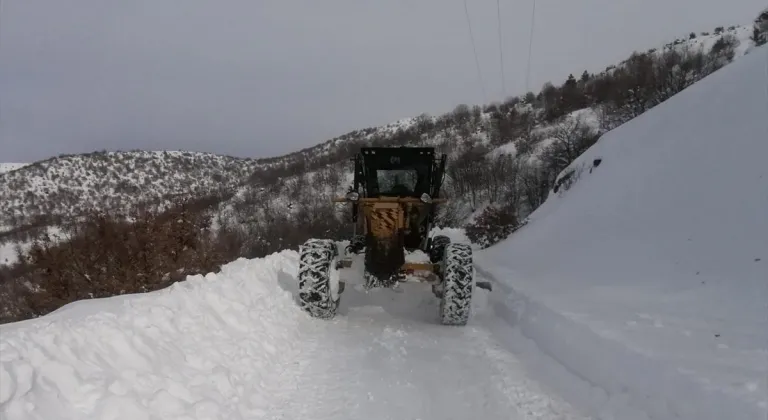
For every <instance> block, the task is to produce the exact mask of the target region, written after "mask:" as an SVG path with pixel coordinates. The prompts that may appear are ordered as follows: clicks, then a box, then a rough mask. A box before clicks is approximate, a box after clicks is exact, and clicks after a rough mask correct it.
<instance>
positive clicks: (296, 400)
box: [267, 285, 583, 420]
mask: <svg viewBox="0 0 768 420" xmlns="http://www.w3.org/2000/svg"><path fill="white" fill-rule="evenodd" d="M437 308H438V300H437V299H436V298H434V297H433V296H432V294H431V293H430V292H429V291H428V288H426V287H424V286H422V285H405V286H403V292H401V293H398V292H396V291H391V290H373V291H371V292H369V293H363V292H360V291H357V290H355V289H354V288H353V287H351V288H350V287H348V289H347V291H346V292H345V293H344V294H343V295H342V306H341V307H340V310H339V315H338V316H337V317H336V318H335V319H334V320H332V321H322V320H314V319H310V318H309V317H307V318H306V322H304V325H303V326H302V327H301V328H302V330H303V331H304V334H306V342H307V344H308V347H307V348H306V350H305V351H304V352H302V354H301V356H300V357H301V358H302V360H304V361H305V363H302V364H300V365H297V366H296V367H295V368H294V369H292V370H291V371H290V373H288V374H291V375H294V374H295V375H297V379H296V381H297V383H298V388H297V389H296V392H295V393H294V394H293V395H289V394H288V393H287V394H286V395H284V396H283V398H281V403H280V404H278V405H275V406H273V407H272V411H271V412H270V413H269V415H268V416H267V418H269V419H293V418H313V419H360V418H366V419H422V420H426V419H441V420H443V419H467V418H511V419H518V418H519V419H536V418H542V419H544V418H546V419H581V418H583V417H580V416H578V415H574V414H572V413H573V409H572V408H571V407H570V406H569V405H567V404H566V403H564V402H563V401H561V400H559V399H556V398H553V397H551V396H549V395H547V394H546V393H544V392H542V391H541V389H540V388H539V387H538V385H537V384H536V383H535V382H532V381H531V380H530V379H528V378H527V377H526V376H525V372H524V369H523V367H522V366H521V365H520V363H519V361H518V360H517V359H516V358H515V357H514V356H513V355H512V354H511V353H509V352H507V351H506V350H505V349H504V348H503V347H502V346H501V345H500V344H499V343H498V342H496V341H495V339H494V337H493V333H492V332H491V331H490V330H489V328H487V327H486V325H487V323H488V322H490V321H493V320H494V319H495V317H496V315H495V314H494V313H493V311H492V310H491V308H490V307H489V305H488V297H487V293H486V292H485V291H482V290H478V291H477V293H476V298H475V299H474V302H473V312H475V314H474V318H472V320H471V321H470V325H468V326H466V327H459V328H456V327H446V326H442V325H440V324H439V320H438V316H437V314H438V310H437Z"/></svg>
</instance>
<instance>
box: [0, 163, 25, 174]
mask: <svg viewBox="0 0 768 420" xmlns="http://www.w3.org/2000/svg"><path fill="white" fill-rule="evenodd" d="M27 165H29V164H28V163H0V174H2V173H5V172H11V171H15V170H17V169H21V168H23V167H25V166H27Z"/></svg>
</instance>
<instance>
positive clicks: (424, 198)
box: [421, 193, 432, 204]
mask: <svg viewBox="0 0 768 420" xmlns="http://www.w3.org/2000/svg"><path fill="white" fill-rule="evenodd" d="M421 201H423V202H425V203H427V204H429V203H431V202H432V197H430V196H429V194H427V193H424V194H422V195H421Z"/></svg>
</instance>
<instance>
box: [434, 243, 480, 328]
mask: <svg viewBox="0 0 768 420" xmlns="http://www.w3.org/2000/svg"><path fill="white" fill-rule="evenodd" d="M443 255H444V256H443V261H442V265H443V270H442V271H443V273H442V274H443V284H442V288H441V289H442V293H441V299H440V321H441V323H442V324H443V325H466V324H467V321H468V320H469V316H470V312H471V303H472V291H473V289H474V287H475V279H474V274H475V268H474V266H473V265H472V248H471V247H470V246H469V245H466V244H457V243H452V244H448V245H446V246H445V250H444V253H443Z"/></svg>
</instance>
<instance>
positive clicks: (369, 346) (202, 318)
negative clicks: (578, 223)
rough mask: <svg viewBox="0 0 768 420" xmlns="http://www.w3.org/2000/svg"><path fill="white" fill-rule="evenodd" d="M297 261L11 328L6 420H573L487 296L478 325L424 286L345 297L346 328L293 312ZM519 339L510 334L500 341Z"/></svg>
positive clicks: (247, 264)
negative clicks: (532, 374) (533, 374)
mask: <svg viewBox="0 0 768 420" xmlns="http://www.w3.org/2000/svg"><path fill="white" fill-rule="evenodd" d="M296 265H297V255H296V253H294V252H290V251H286V252H283V253H280V254H276V255H272V256H270V257H268V258H266V259H263V260H262V259H257V260H238V261H235V262H233V263H230V264H228V265H227V266H225V267H224V269H223V271H222V272H221V273H219V274H209V275H208V276H205V277H203V276H195V277H190V279H189V280H188V281H186V282H182V283H179V284H177V285H174V286H173V287H171V288H170V289H168V290H164V291H159V292H155V293H150V294H146V295H143V296H142V295H136V296H130V297H116V298H110V299H103V300H96V301H90V302H79V303H75V304H73V305H69V306H67V307H65V308H63V309H62V310H60V311H58V312H56V313H53V314H51V315H49V316H48V317H44V318H41V319H37V320H30V321H25V322H21V323H16V324H11V325H5V326H0V417H1V418H3V419H7V420H21V419H25V420H26V419H51V418H56V419H62V420H64V419H83V418H89V419H110V420H117V419H126V420H127V419H131V420H142V419H156V418H157V419H159V418H162V419H240V418H242V419H246V418H247V419H255V418H258V419H308V418H311V419H360V418H366V419H425V420H426V419H441V420H443V419H467V418H489V419H491V418H492V419H497V418H504V419H534V418H542V419H576V418H582V417H579V416H578V415H576V414H574V413H575V411H574V409H573V408H572V407H570V406H569V405H568V404H567V403H565V402H563V401H562V400H561V399H559V398H558V397H556V396H552V395H551V393H550V392H548V391H546V390H545V389H543V388H541V387H540V385H539V384H537V383H536V382H535V381H533V380H531V379H529V377H528V375H527V373H526V371H525V369H524V367H523V364H521V363H520V362H519V361H518V360H517V359H516V358H515V356H513V354H512V353H510V352H509V351H508V350H507V349H506V348H505V347H504V345H503V344H502V343H501V342H499V341H497V340H496V337H499V334H498V330H496V331H492V330H491V326H495V327H494V328H498V327H499V326H500V325H503V324H504V323H500V322H498V321H499V320H498V319H497V315H495V310H494V309H493V307H494V305H492V304H491V302H490V295H489V293H488V292H486V291H484V290H480V289H478V291H477V294H476V296H475V300H474V312H475V316H474V318H473V319H472V320H471V322H470V325H468V326H466V327H446V326H442V325H440V324H439V322H438V319H437V314H438V310H437V305H438V300H437V299H436V298H435V297H434V296H433V295H432V294H431V292H430V291H429V288H428V287H427V286H423V285H418V284H413V285H407V287H405V288H403V289H402V290H401V291H392V290H374V291H371V292H368V293H364V292H362V291H359V290H357V289H355V288H354V287H348V288H347V290H346V291H345V292H344V294H343V295H342V305H341V307H340V312H339V315H338V316H337V318H335V319H333V320H331V321H322V320H316V319H311V318H309V317H308V316H306V315H305V314H303V313H302V312H301V311H300V310H299V309H298V307H297V306H296V305H295V303H294V302H293V294H294V293H295V288H296V279H295V274H296ZM503 328H510V330H511V327H503Z"/></svg>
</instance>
